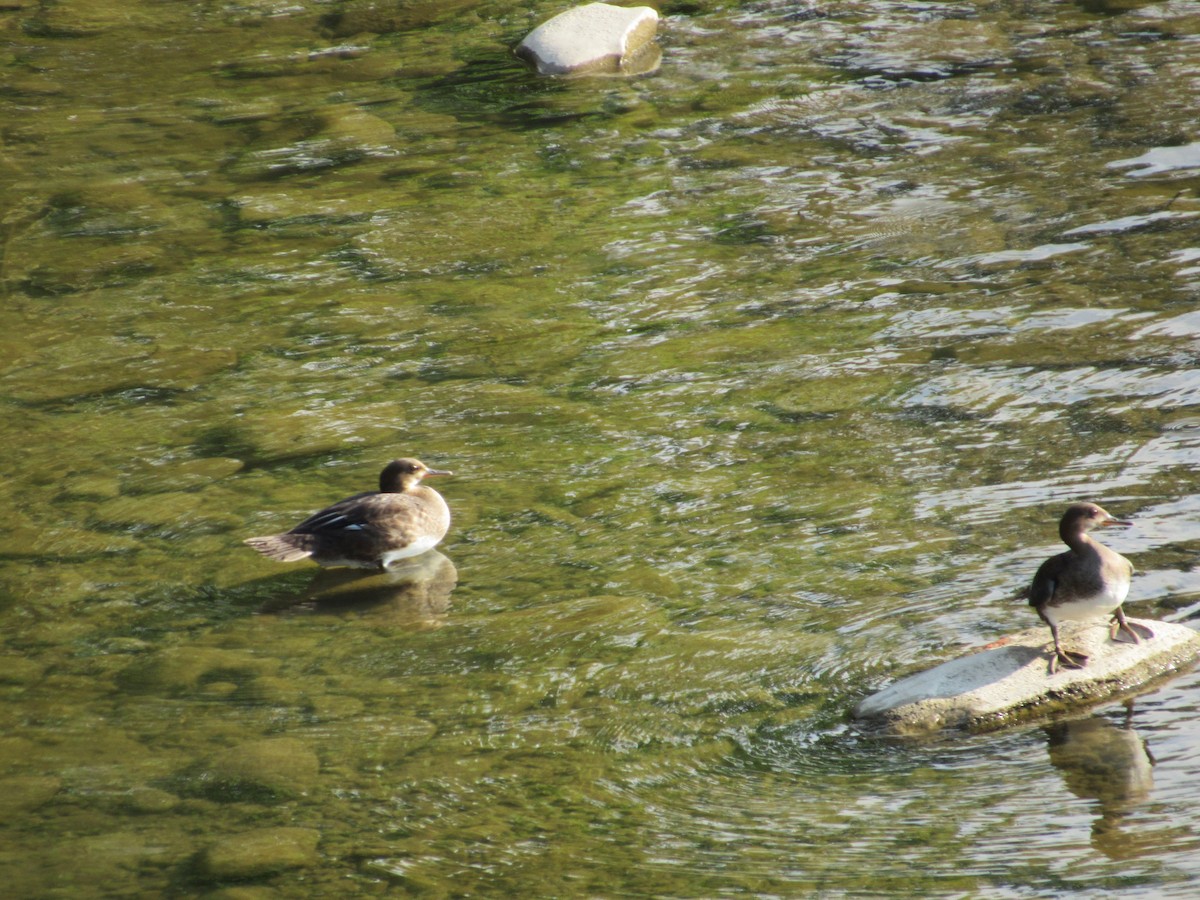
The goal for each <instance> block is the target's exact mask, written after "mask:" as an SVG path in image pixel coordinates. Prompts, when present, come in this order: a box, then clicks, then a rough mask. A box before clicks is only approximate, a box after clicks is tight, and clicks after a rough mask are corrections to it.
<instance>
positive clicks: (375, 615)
mask: <svg viewBox="0 0 1200 900" xmlns="http://www.w3.org/2000/svg"><path fill="white" fill-rule="evenodd" d="M457 583H458V569H457V568H455V566H454V563H453V562H451V561H450V559H449V558H448V557H447V556H445V555H444V554H442V553H440V552H438V551H437V550H429V551H427V552H425V553H422V554H421V555H420V556H416V557H412V558H411V559H407V560H404V561H403V562H401V563H395V564H393V565H392V566H391V567H390V568H389V569H387V570H386V571H383V572H364V571H363V570H361V569H322V570H321V571H319V572H317V573H316V575H314V576H313V580H312V581H311V582H310V583H309V585H308V587H307V588H306V589H305V590H304V591H303V592H301V593H300V594H297V595H293V596H291V597H281V598H279V599H277V600H272V601H270V602H268V603H266V604H264V605H263V607H262V609H261V611H262V612H264V613H284V614H288V615H332V616H339V617H342V618H351V617H357V618H362V619H368V620H370V621H371V622H373V623H380V622H382V623H386V624H389V625H399V626H403V627H405V628H409V629H413V630H424V629H428V628H439V627H441V626H442V624H444V621H445V618H446V614H447V613H448V611H449V609H450V594H451V592H452V591H453V590H454V587H455V585H456V584H457Z"/></svg>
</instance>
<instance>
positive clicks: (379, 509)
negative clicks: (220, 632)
mask: <svg viewBox="0 0 1200 900" xmlns="http://www.w3.org/2000/svg"><path fill="white" fill-rule="evenodd" d="M452 474H453V473H452V472H443V471H439V470H437V469H431V468H429V467H428V466H427V465H425V464H424V463H423V462H421V461H420V460H418V459H408V458H405V459H396V460H392V462H390V463H388V465H387V467H386V468H385V469H384V470H383V472H382V473H381V474H380V476H379V490H378V491H368V492H366V493H363V494H355V495H354V496H353V497H347V498H346V499H345V500H340V501H338V502H337V503H335V504H333V505H332V506H330V507H327V508H326V509H323V510H321V511H320V512H317V513H313V514H312V515H311V516H309V517H308V518H307V519H305V520H304V521H303V522H301V523H300V524H299V525H297V526H296V527H295V528H293V529H292V530H291V531H288V532H286V533H284V534H274V535H269V536H267V537H253V538H247V539H246V541H245V543H247V544H249V545H250V546H251V547H253V548H254V549H255V550H257V551H258V552H259V553H261V554H262V555H263V556H267V557H270V558H271V559H277V560H279V561H280V562H296V561H297V560H301V559H311V560H312V561H313V562H315V563H318V564H319V565H322V566H353V567H355V568H361V569H386V568H387V567H388V566H390V565H392V563H394V562H397V561H398V560H401V559H406V558H408V557H410V556H416V555H417V554H419V553H424V552H425V551H426V550H430V549H432V548H433V547H435V546H437V544H438V542H440V541H441V539H442V538H444V537H445V536H446V532H447V531H448V530H449V528H450V508H449V507H448V506H447V505H446V501H445V500H443V499H442V495H441V494H439V493H438V492H437V491H435V490H434V489H433V488H431V487H428V486H427V485H424V484H422V483H421V480H422V479H423V478H430V477H433V476H435V475H452Z"/></svg>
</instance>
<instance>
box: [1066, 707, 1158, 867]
mask: <svg viewBox="0 0 1200 900" xmlns="http://www.w3.org/2000/svg"><path fill="white" fill-rule="evenodd" d="M1132 719H1133V704H1132V703H1127V704H1126V706H1125V717H1124V722H1123V723H1122V724H1120V725H1118V724H1116V723H1114V722H1113V721H1112V720H1111V719H1108V718H1106V717H1105V716H1090V717H1088V718H1086V719H1075V720H1072V721H1065V722H1055V723H1054V724H1052V725H1048V726H1046V729H1045V731H1046V737H1047V741H1048V749H1049V751H1050V762H1051V763H1052V764H1053V765H1054V767H1055V768H1056V769H1058V770H1059V771H1060V772H1061V773H1062V776H1063V782H1064V783H1065V784H1066V787H1067V790H1069V791H1070V792H1071V793H1072V794H1074V795H1075V796H1076V797H1079V798H1080V799H1081V800H1094V801H1095V802H1096V804H1097V813H1098V814H1097V816H1096V819H1095V821H1094V822H1093V823H1092V846H1093V847H1094V848H1095V849H1096V850H1098V851H1099V852H1101V853H1103V854H1104V855H1105V856H1107V857H1109V858H1110V859H1133V858H1136V857H1138V856H1141V855H1143V854H1146V853H1150V854H1153V853H1154V852H1156V848H1158V847H1160V846H1161V843H1160V842H1161V839H1162V835H1161V834H1157V833H1155V832H1147V833H1144V834H1137V835H1131V834H1130V833H1128V832H1127V831H1125V830H1123V829H1122V827H1121V826H1122V823H1123V821H1124V819H1126V818H1127V817H1128V816H1129V815H1130V814H1131V813H1132V812H1133V811H1134V809H1136V808H1137V807H1138V806H1139V805H1141V804H1142V803H1144V802H1145V801H1146V800H1148V799H1149V797H1150V794H1151V792H1152V791H1153V790H1154V771H1153V767H1154V762H1155V760H1154V757H1153V756H1152V755H1151V753H1150V748H1149V747H1148V746H1147V745H1146V742H1145V741H1143V740H1142V739H1141V738H1140V737H1139V736H1138V734H1137V732H1136V731H1134V730H1133V725H1132Z"/></svg>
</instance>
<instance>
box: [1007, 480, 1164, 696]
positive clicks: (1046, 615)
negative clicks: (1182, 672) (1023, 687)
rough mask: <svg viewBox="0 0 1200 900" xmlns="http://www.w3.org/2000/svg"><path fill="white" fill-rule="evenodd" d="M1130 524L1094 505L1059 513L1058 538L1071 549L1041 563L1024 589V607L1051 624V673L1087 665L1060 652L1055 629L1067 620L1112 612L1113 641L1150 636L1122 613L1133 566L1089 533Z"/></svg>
mask: <svg viewBox="0 0 1200 900" xmlns="http://www.w3.org/2000/svg"><path fill="white" fill-rule="evenodd" d="M1129 524H1132V523H1130V522H1122V521H1120V520H1119V519H1116V518H1114V517H1113V516H1111V515H1109V514H1108V513H1107V512H1105V511H1104V510H1103V509H1101V508H1100V507H1099V506H1097V505H1096V504H1095V503H1074V504H1072V505H1071V506H1069V507H1067V511H1066V512H1065V513H1063V517H1062V520H1061V521H1060V522H1059V523H1058V534H1059V537H1061V538H1062V540H1063V543H1064V544H1066V545H1067V546H1068V547H1069V548H1070V549H1069V550H1068V551H1067V552H1066V553H1060V554H1058V555H1057V556H1052V557H1050V558H1049V559H1048V560H1046V561H1045V562H1044V563H1042V565H1041V566H1040V567H1039V568H1038V570H1037V574H1036V575H1034V576H1033V584H1032V585H1031V586H1030V588H1029V605H1030V606H1032V607H1033V608H1034V609H1036V610H1037V614H1038V615H1039V616H1040V617H1041V619H1042V621H1043V622H1045V623H1046V624H1047V625H1049V626H1050V634H1051V636H1052V637H1053V638H1054V656H1053V657H1051V659H1050V674H1051V675H1053V674H1054V673H1055V672H1057V671H1058V665H1059V663H1061V664H1062V665H1064V666H1066V667H1067V668H1068V669H1082V668H1083V667H1084V665H1085V664H1086V663H1087V659H1088V658H1087V656H1086V655H1084V654H1082V653H1075V652H1072V651H1070V650H1064V649H1063V646H1062V644H1061V643H1059V640H1058V625H1059V623H1060V622H1064V621H1066V620H1068V619H1076V620H1077V619H1093V618H1097V617H1099V616H1105V615H1108V614H1109V613H1111V614H1112V617H1113V619H1112V637H1113V639H1114V640H1116V638H1117V635H1118V634H1124V635H1127V636H1128V638H1129V639H1130V640H1131V641H1132V643H1135V644H1137V643H1141V640H1142V638H1152V637H1154V632H1153V631H1151V630H1150V629H1149V628H1147V627H1146V626H1145V625H1138V624H1135V623H1132V622H1128V621H1126V619H1125V613H1124V612H1123V611H1122V610H1121V604H1122V603H1123V602H1124V600H1125V595H1126V594H1128V593H1129V582H1130V579H1132V578H1133V564H1132V563H1131V562H1130V561H1129V560H1127V559H1126V558H1125V557H1123V556H1122V555H1121V554H1120V553H1117V552H1116V551H1115V550H1109V549H1108V548H1107V547H1105V546H1104V545H1103V544H1101V543H1100V542H1099V541H1097V540H1095V539H1094V538H1092V537H1091V536H1089V535H1088V532H1089V531H1091V530H1092V529H1093V528H1099V527H1100V526H1101V525H1129Z"/></svg>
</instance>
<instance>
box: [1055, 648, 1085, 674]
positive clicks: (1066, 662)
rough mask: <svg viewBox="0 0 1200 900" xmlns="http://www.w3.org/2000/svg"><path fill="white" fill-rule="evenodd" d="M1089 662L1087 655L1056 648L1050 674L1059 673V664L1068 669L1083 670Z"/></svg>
mask: <svg viewBox="0 0 1200 900" xmlns="http://www.w3.org/2000/svg"><path fill="white" fill-rule="evenodd" d="M1087 661H1088V656H1087V654H1086V653H1076V652H1075V651H1074V650H1064V649H1063V648H1062V647H1055V648H1054V655H1053V656H1051V657H1050V674H1051V675H1053V674H1054V673H1055V672H1057V671H1058V666H1059V663H1062V665H1063V667H1064V668H1066V669H1082V668H1083V667H1084V666H1086V665H1087Z"/></svg>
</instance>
